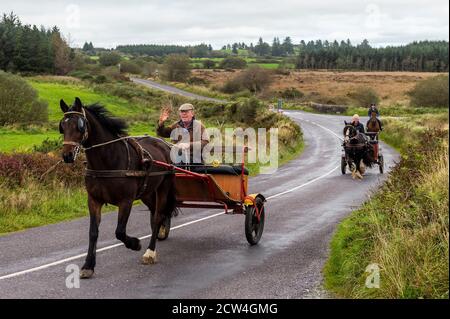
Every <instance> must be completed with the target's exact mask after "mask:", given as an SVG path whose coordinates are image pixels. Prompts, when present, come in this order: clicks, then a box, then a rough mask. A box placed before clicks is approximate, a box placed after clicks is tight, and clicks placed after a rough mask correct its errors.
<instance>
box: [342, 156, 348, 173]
mask: <svg viewBox="0 0 450 319" xmlns="http://www.w3.org/2000/svg"><path fill="white" fill-rule="evenodd" d="M346 169H347V161H346V160H345V157H341V172H342V174H345V171H346Z"/></svg>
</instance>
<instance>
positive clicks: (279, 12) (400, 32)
mask: <svg viewBox="0 0 450 319" xmlns="http://www.w3.org/2000/svg"><path fill="white" fill-rule="evenodd" d="M0 8H1V11H3V12H9V11H14V12H16V14H18V15H19V16H20V18H21V20H22V21H23V22H24V23H31V24H37V25H41V24H43V25H46V26H48V27H50V26H52V25H58V26H59V27H60V28H61V30H62V31H63V33H64V34H66V35H69V34H70V38H71V40H72V41H73V44H75V45H78V46H80V45H82V44H83V43H84V41H92V42H93V43H94V44H95V45H98V46H105V47H113V46H115V45H118V44H130V43H166V44H167V43H176V44H196V43H200V42H206V43H211V44H212V45H213V46H214V47H216V48H218V47H220V46H222V45H223V44H226V43H229V42H234V41H245V42H247V43H248V42H254V43H255V42H256V41H257V40H258V38H259V37H260V36H262V37H263V38H264V40H265V41H268V42H270V41H271V40H272V39H273V37H274V36H279V37H284V36H290V37H291V38H292V39H293V40H294V42H298V41H300V40H301V39H304V40H311V39H319V38H320V39H328V40H334V39H335V38H336V39H337V40H343V39H347V38H350V39H351V40H352V41H353V42H359V41H361V40H362V39H364V38H367V39H368V40H369V41H370V42H371V43H372V44H373V45H387V44H401V43H408V42H411V41H413V40H424V39H434V40H435V39H440V40H448V37H449V32H448V2H447V1H446V0H430V1H426V2H425V1H422V0H410V1H404V0H400V1H395V2H392V1H387V0H376V1H357V0H340V1H298V0H297V1H294V0H278V1H267V0H260V1H256V0H247V1H244V0H229V1H221V2H214V1H211V0H185V1H182V0H171V1H159V0H155V1H137V0H128V1H117V0H111V1H95V2H94V1H87V0H78V1H77V0H64V1H49V0H43V1H33V2H30V1H21V0H14V1H11V0H2V1H1V7H0ZM77 13H79V16H77Z"/></svg>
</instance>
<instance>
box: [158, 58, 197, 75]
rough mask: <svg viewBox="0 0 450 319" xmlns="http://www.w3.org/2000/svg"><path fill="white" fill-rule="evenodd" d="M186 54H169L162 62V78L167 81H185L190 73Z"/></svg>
mask: <svg viewBox="0 0 450 319" xmlns="http://www.w3.org/2000/svg"><path fill="white" fill-rule="evenodd" d="M189 62H190V60H189V57H188V56H187V55H182V54H169V55H168V56H167V57H166V59H165V60H164V64H163V74H162V75H163V78H164V79H165V80H167V81H177V82H185V81H186V80H187V79H188V78H189V76H190V75H191V66H190V64H189Z"/></svg>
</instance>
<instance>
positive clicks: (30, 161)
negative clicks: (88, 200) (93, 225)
mask: <svg viewBox="0 0 450 319" xmlns="http://www.w3.org/2000/svg"><path fill="white" fill-rule="evenodd" d="M59 161H60V158H59V157H55V156H50V155H47V154H42V153H32V154H19V153H16V154H12V155H5V154H0V178H1V179H2V181H3V182H6V184H7V185H8V186H11V187H14V186H20V185H22V183H24V181H25V180H26V178H32V179H35V180H37V181H40V182H43V183H45V182H50V181H54V180H57V181H58V182H60V183H62V184H64V185H66V186H71V187H73V186H82V185H83V184H84V176H83V173H82V172H83V168H84V164H83V161H82V160H81V159H79V160H77V161H76V162H75V163H74V164H72V165H65V164H62V163H61V164H59V165H57V166H56V167H55V169H54V170H53V171H51V172H48V170H49V169H50V168H51V167H52V166H54V165H56V163H57V162H59ZM45 173H47V174H46V175H44V174H45ZM43 175H44V176H43ZM41 177H43V178H42V180H40V178H41Z"/></svg>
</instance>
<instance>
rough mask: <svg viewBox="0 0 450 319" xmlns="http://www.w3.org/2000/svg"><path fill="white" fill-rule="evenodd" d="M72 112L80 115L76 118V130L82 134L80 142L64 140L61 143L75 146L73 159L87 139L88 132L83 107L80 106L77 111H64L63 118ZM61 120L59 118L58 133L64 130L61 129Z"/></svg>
mask: <svg viewBox="0 0 450 319" xmlns="http://www.w3.org/2000/svg"><path fill="white" fill-rule="evenodd" d="M72 114H75V115H79V116H80V117H78V120H77V127H78V130H79V131H80V133H81V134H83V136H82V138H81V141H80V142H74V141H64V142H63V145H71V146H74V147H75V148H74V160H75V159H76V158H77V156H78V153H79V152H80V150H81V148H84V147H83V143H84V142H85V141H86V140H87V139H88V137H89V132H88V128H87V126H88V120H87V117H86V112H85V111H84V109H83V108H82V109H81V112H77V111H69V112H66V113H64V118H66V117H67V115H72ZM64 118H63V119H64ZM62 121H63V120H61V122H60V123H59V131H60V133H64V131H63V129H62Z"/></svg>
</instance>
